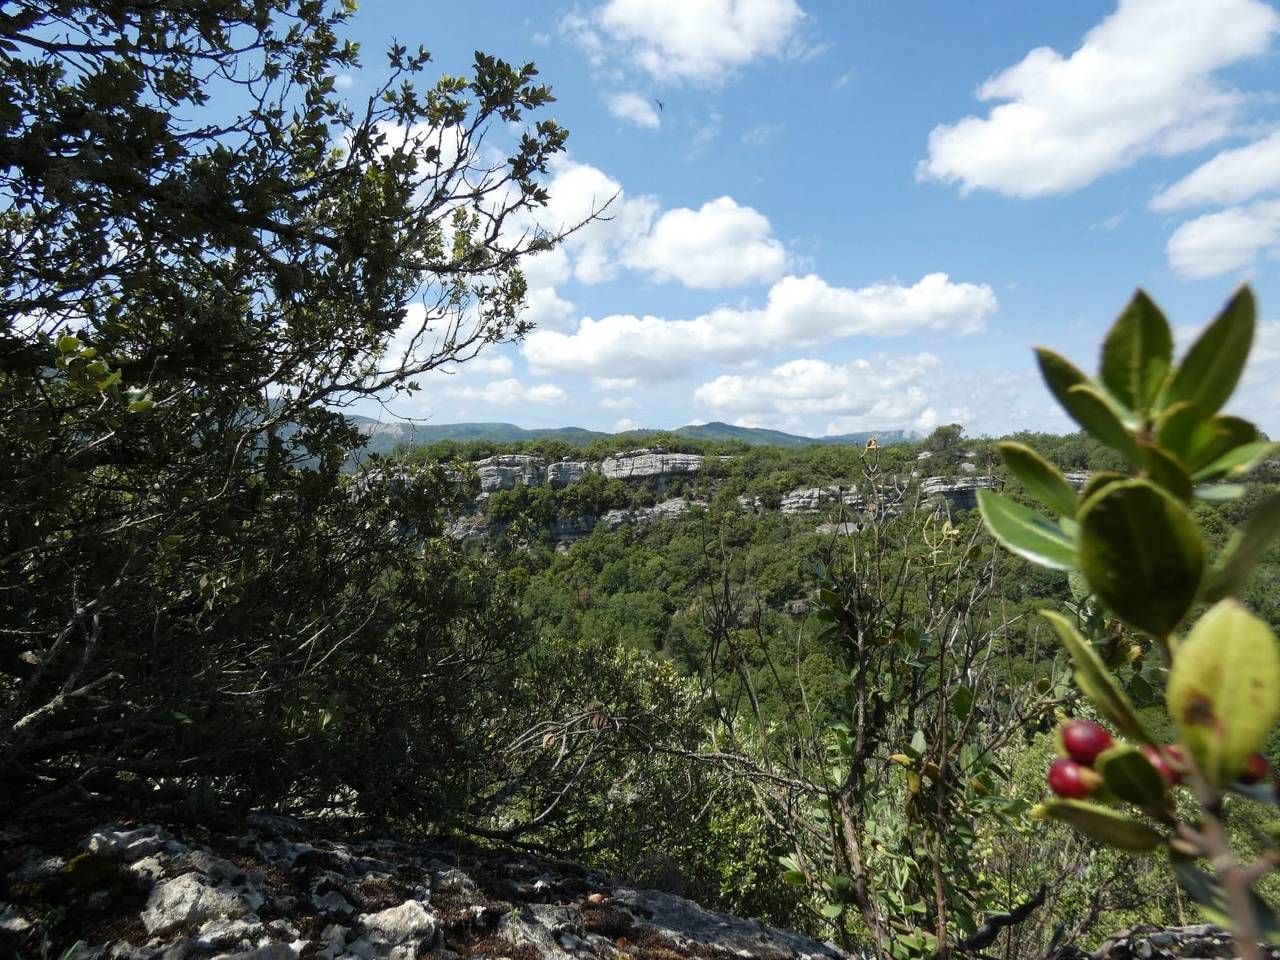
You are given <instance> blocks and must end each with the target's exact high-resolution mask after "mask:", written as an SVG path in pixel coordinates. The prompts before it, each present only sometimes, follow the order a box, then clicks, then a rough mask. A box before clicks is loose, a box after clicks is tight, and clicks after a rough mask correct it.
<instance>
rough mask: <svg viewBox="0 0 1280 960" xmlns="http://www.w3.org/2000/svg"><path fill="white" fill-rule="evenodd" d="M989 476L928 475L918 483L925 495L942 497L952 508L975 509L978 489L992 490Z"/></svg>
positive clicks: (994, 482) (993, 487) (993, 486)
mask: <svg viewBox="0 0 1280 960" xmlns="http://www.w3.org/2000/svg"><path fill="white" fill-rule="evenodd" d="M995 488H996V481H995V480H993V479H992V478H991V477H929V478H928V479H927V480H925V481H924V482H923V483H921V484H920V492H921V493H923V494H924V495H925V496H926V497H942V498H943V499H944V500H946V501H947V505H948V506H950V507H951V509H952V510H976V509H977V507H978V491H979V490H994V489H995Z"/></svg>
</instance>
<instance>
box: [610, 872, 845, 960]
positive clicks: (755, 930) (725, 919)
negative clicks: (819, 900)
mask: <svg viewBox="0 0 1280 960" xmlns="http://www.w3.org/2000/svg"><path fill="white" fill-rule="evenodd" d="M613 903H614V904H615V905H616V906H620V907H623V908H624V909H626V910H628V911H629V912H630V913H631V914H632V915H633V916H637V917H644V918H645V920H644V925H645V926H649V927H653V928H654V929H655V930H657V932H658V933H660V934H661V935H662V936H664V937H667V938H668V939H669V940H671V941H673V942H674V943H676V944H677V945H679V946H681V947H686V948H687V947H689V946H692V945H697V944H702V945H714V946H715V947H716V949H717V952H721V951H725V952H729V953H736V954H739V955H740V956H744V957H753V956H761V955H764V956H774V957H778V956H781V957H792V958H795V960H844V955H843V954H841V953H840V952H839V951H837V950H835V949H834V948H832V947H829V946H826V945H825V944H821V943H818V942H817V941H816V940H811V939H810V938H808V937H804V936H801V935H800V934H798V933H791V932H789V931H786V930H776V929H774V928H773V927H766V926H765V925H764V924H762V923H760V922H759V921H758V920H744V919H742V918H739V917H731V916H727V915H726V914H723V913H712V912H711V911H709V910H704V909H702V907H700V906H698V905H697V904H696V903H693V902H692V901H689V900H685V899H684V898H683V897H677V896H676V895H675V894H672V893H663V892H661V891H658V890H632V889H629V888H625V887H619V888H617V889H615V890H614V891H613Z"/></svg>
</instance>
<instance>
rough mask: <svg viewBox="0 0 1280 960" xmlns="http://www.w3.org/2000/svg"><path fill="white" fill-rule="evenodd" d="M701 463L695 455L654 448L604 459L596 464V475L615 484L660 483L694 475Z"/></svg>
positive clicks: (699, 468) (700, 458) (699, 458)
mask: <svg viewBox="0 0 1280 960" xmlns="http://www.w3.org/2000/svg"><path fill="white" fill-rule="evenodd" d="M702 460H703V458H702V457H701V456H699V455H698V454H696V453H667V452H666V451H665V450H661V449H658V448H653V449H646V450H632V451H631V452H629V453H623V454H619V455H618V456H613V457H606V458H605V460H604V461H603V462H602V463H601V464H600V472H601V473H602V474H604V475H605V476H606V477H609V478H611V479H617V480H646V479H650V478H656V479H660V480H661V479H669V478H671V477H675V476H682V475H687V474H691V473H697V472H698V471H699V470H701V469H702Z"/></svg>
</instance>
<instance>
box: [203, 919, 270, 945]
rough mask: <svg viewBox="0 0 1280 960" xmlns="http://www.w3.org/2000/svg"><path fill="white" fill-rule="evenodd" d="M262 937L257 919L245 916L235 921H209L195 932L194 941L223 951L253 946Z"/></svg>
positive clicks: (261, 930) (262, 933)
mask: <svg viewBox="0 0 1280 960" xmlns="http://www.w3.org/2000/svg"><path fill="white" fill-rule="evenodd" d="M263 935H264V931H263V928H262V923H261V922H260V921H259V920H258V918H257V917H252V916H245V917H241V918H239V919H237V920H228V919H218V920H209V921H207V922H206V923H204V924H202V925H201V927H200V929H199V930H198V931H196V935H195V937H194V939H195V941H196V943H198V944H199V945H200V946H202V947H209V948H212V949H219V950H224V949H227V948H230V947H242V948H246V947H251V946H254V945H255V944H256V942H257V940H258V939H259V938H260V937H262V936H263Z"/></svg>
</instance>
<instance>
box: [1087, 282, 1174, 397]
mask: <svg viewBox="0 0 1280 960" xmlns="http://www.w3.org/2000/svg"><path fill="white" fill-rule="evenodd" d="M1172 364H1173V334H1172V333H1171V332H1170V330H1169V321H1167V320H1166V319H1165V317H1164V314H1163V313H1161V312H1160V308H1159V307H1157V306H1156V305H1155V304H1154V303H1153V302H1152V301H1151V298H1150V297H1148V296H1147V295H1146V293H1144V292H1143V291H1141V290H1139V291H1137V292H1136V293H1135V294H1134V295H1133V299H1132V300H1130V301H1129V305H1128V306H1127V307H1125V309H1124V312H1123V313H1121V314H1120V317H1119V319H1117V320H1116V322H1115V323H1114V324H1113V325H1112V327H1111V331H1110V332H1109V333H1108V334H1107V339H1106V341H1105V342H1104V343H1103V345H1102V370H1101V378H1102V384H1103V386H1105V387H1106V388H1107V389H1108V390H1109V391H1111V395H1112V396H1113V397H1115V398H1116V399H1117V400H1118V401H1120V403H1122V404H1123V405H1124V406H1126V407H1128V408H1129V409H1130V410H1133V411H1135V412H1136V413H1138V414H1140V415H1142V416H1145V415H1146V414H1147V413H1148V412H1149V411H1150V410H1151V408H1152V406H1153V405H1154V404H1155V402H1156V398H1157V397H1159V395H1160V391H1161V389H1162V388H1163V387H1164V384H1165V380H1166V379H1167V378H1168V376H1169V368H1170V366H1171V365H1172Z"/></svg>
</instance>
